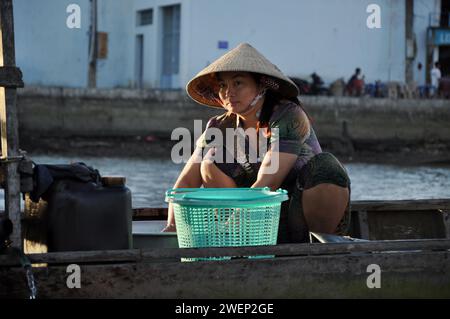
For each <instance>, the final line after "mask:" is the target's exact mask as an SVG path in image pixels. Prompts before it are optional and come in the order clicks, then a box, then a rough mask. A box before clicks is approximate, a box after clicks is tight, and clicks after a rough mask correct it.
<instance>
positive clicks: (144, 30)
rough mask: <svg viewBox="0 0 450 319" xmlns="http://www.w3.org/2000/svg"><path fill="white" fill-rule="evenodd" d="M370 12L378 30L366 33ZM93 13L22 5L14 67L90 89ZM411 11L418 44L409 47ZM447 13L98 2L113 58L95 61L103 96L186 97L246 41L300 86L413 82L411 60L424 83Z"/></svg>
mask: <svg viewBox="0 0 450 319" xmlns="http://www.w3.org/2000/svg"><path fill="white" fill-rule="evenodd" d="M442 1H445V0H442ZM372 3H376V4H377V5H378V6H379V8H380V19H381V20H380V22H381V25H380V26H381V27H380V28H369V27H368V25H367V20H368V18H370V16H371V15H372V14H373V11H369V12H367V9H368V6H369V5H370V4H372ZM70 4H76V5H78V6H79V8H80V16H79V18H80V20H79V21H80V25H79V26H80V28H69V27H68V25H67V20H68V19H69V20H70V21H75V20H73V19H75V18H76V17H77V16H76V15H75V16H74V14H76V12H74V11H71V10H69V12H67V8H68V6H69V5H70ZM91 5H92V0H91V1H90V0H39V1H30V0H14V18H15V32H16V34H15V37H16V38H15V39H16V61H17V65H18V66H19V67H20V68H21V69H22V71H23V73H24V81H25V84H26V85H45V86H67V87H86V86H87V85H88V73H89V42H90V40H91V37H90V32H89V30H90V26H91V21H92V20H91ZM411 5H412V10H413V17H414V18H413V24H412V32H413V34H414V37H415V43H414V41H413V42H411V41H407V28H408V27H407V19H406V17H407V8H408V6H409V7H411ZM440 9H441V1H440V0H377V1H373V0H280V1H274V0H227V1H223V0H183V1H180V0H178V1H176V0H97V31H98V32H102V34H103V35H104V34H105V33H106V36H107V40H104V39H105V38H104V37H101V36H100V37H99V43H100V45H101V46H103V48H107V50H106V51H103V54H104V55H103V58H99V59H97V68H96V82H97V87H100V88H114V87H144V88H174V89H176V88H181V87H184V86H185V85H186V83H187V81H189V79H190V78H191V77H192V76H194V75H195V74H196V73H197V72H198V71H200V70H201V69H202V68H203V67H205V66H206V65H208V64H209V63H210V62H212V61H213V60H215V59H216V58H218V57H219V56H221V55H222V54H224V53H225V52H227V51H228V50H229V49H231V48H233V47H235V46H236V45H238V44H239V43H241V42H248V43H250V44H251V45H253V46H254V47H255V48H256V49H258V50H259V51H260V52H261V53H263V54H264V55H265V56H266V57H267V58H268V59H269V60H271V61H272V62H274V63H275V64H276V65H277V66H278V67H279V68H280V69H281V70H282V71H284V72H285V73H286V74H287V75H289V76H293V77H303V78H305V77H307V76H309V75H310V74H311V73H312V72H316V73H318V74H319V75H320V76H322V78H323V79H324V80H325V81H326V82H328V83H329V82H331V81H334V80H336V79H338V78H342V77H343V78H345V80H348V78H349V77H350V76H351V74H352V73H353V72H354V69H355V68H356V67H360V68H361V69H362V72H363V74H364V75H365V80H366V82H375V81H376V80H381V81H400V82H405V81H406V80H407V75H406V74H407V69H408V61H409V65H410V66H409V67H410V68H412V69H413V70H412V72H413V79H414V80H416V81H418V82H422V81H424V80H425V66H427V64H429V62H427V61H426V59H427V58H426V55H427V52H426V50H427V49H426V48H427V45H426V43H427V42H426V41H427V39H426V36H427V28H428V27H429V26H430V17H431V16H432V15H436V14H437V15H439V13H440ZM372 17H373V16H372ZM69 25H70V23H69ZM102 39H103V40H102ZM414 48H415V49H414ZM435 51H436V53H434V54H435V55H434V57H433V58H434V59H437V58H438V52H439V50H437V49H436V50H435ZM408 59H409V60H408ZM418 62H421V63H422V64H423V65H424V68H423V69H422V70H421V71H420V72H419V71H418V69H417V67H415V66H416V65H417V63H418Z"/></svg>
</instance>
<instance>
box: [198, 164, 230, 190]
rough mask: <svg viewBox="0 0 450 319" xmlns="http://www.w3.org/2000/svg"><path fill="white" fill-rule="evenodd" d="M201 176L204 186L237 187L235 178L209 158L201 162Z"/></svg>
mask: <svg viewBox="0 0 450 319" xmlns="http://www.w3.org/2000/svg"><path fill="white" fill-rule="evenodd" d="M200 176H201V178H202V182H203V186H204V187H215V188H221V187H224V188H226V187H228V188H230V187H236V183H235V182H234V180H233V179H232V178H231V177H229V176H228V175H226V174H225V173H224V172H222V170H220V168H219V167H217V165H216V164H215V163H214V162H213V161H211V160H208V159H206V160H203V161H202V162H201V164H200Z"/></svg>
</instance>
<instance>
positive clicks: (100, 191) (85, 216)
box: [47, 178, 133, 252]
mask: <svg viewBox="0 0 450 319" xmlns="http://www.w3.org/2000/svg"><path fill="white" fill-rule="evenodd" d="M124 180H125V179H124V178H102V182H101V183H82V182H79V181H72V180H62V181H59V182H57V183H56V184H55V185H54V186H53V189H52V192H51V195H50V196H49V199H48V210H47V213H48V215H47V218H48V228H47V231H48V234H47V245H48V251H53V252H55V251H83V250H110V249H131V248H132V247H133V243H132V231H131V227H132V206H131V192H130V190H129V189H128V188H127V187H125V183H124Z"/></svg>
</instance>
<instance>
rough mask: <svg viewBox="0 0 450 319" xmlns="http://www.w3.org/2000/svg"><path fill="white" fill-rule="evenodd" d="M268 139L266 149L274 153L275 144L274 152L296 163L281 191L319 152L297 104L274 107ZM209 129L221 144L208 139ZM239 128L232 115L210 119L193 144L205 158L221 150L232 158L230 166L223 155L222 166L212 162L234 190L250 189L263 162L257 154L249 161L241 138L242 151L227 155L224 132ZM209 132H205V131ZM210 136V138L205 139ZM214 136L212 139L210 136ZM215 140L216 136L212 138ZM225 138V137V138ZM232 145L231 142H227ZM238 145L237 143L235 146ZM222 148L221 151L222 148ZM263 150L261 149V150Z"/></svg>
mask: <svg viewBox="0 0 450 319" xmlns="http://www.w3.org/2000/svg"><path fill="white" fill-rule="evenodd" d="M269 127H270V132H271V133H270V138H267V147H266V149H267V150H268V149H271V148H272V149H276V148H274V147H273V146H274V145H276V144H278V151H279V152H282V153H290V154H295V155H297V156H298V157H297V161H296V162H295V164H294V166H293V167H292V169H291V171H290V172H289V173H288V175H287V176H286V178H285V180H284V182H283V183H282V187H283V186H284V187H286V188H290V187H289V186H288V185H291V184H292V182H293V181H295V178H296V177H297V176H298V174H299V173H300V170H301V168H302V167H303V166H304V165H305V164H306V163H307V162H308V161H309V160H310V159H311V158H312V157H313V156H314V155H316V154H319V153H321V152H322V149H321V147H320V144H319V141H318V140H317V137H316V134H315V132H314V129H313V128H312V126H310V125H309V119H308V117H307V116H306V114H305V112H304V111H303V109H302V108H301V106H299V105H298V104H296V103H294V102H291V101H287V100H282V101H280V103H279V104H278V105H276V106H275V107H274V110H273V113H272V116H271V117H270V120H269ZM211 128H217V129H219V130H220V131H221V132H222V136H223V137H224V138H223V140H221V139H217V138H214V139H213V138H212V136H211V135H214V134H213V132H212V130H211ZM227 128H230V129H233V130H235V129H237V128H242V129H243V127H242V123H240V121H239V117H238V116H237V115H235V114H233V113H231V114H228V113H225V114H222V115H218V116H214V117H212V118H211V119H210V120H209V121H208V123H207V125H206V129H205V131H204V132H203V134H202V135H201V136H200V138H199V139H198V140H197V143H196V147H197V149H201V151H202V152H203V154H205V153H206V152H207V151H208V150H209V149H210V148H211V147H214V148H215V149H216V150H217V149H219V148H221V149H223V150H224V154H225V153H228V154H232V153H234V155H233V156H231V157H230V158H233V159H234V161H233V162H229V161H228V160H227V157H226V155H224V156H223V162H225V161H226V162H227V163H221V162H219V163H218V162H217V161H216V165H217V166H218V167H219V168H220V169H221V170H222V171H224V172H225V173H226V174H227V175H229V176H230V177H232V178H233V179H234V180H235V182H236V184H237V185H238V187H250V186H251V185H252V184H253V183H254V182H255V181H256V177H257V174H258V170H259V168H260V166H261V162H262V160H263V158H264V153H258V152H256V153H257V155H259V156H255V157H253V158H251V159H252V160H249V158H248V156H249V153H250V151H251V150H252V147H251V146H250V142H249V138H248V136H247V135H244V136H243V137H244V138H245V148H244V147H236V142H235V144H234V145H235V150H234V149H233V150H232V151H229V150H230V148H229V147H226V146H228V145H229V144H227V143H229V141H227V133H226V129H227ZM208 130H209V131H208ZM209 136H211V138H208V137H209ZM214 136H215V135H214ZM215 137H216V136H215ZM228 138H229V135H228ZM231 143H232V144H231V145H233V142H231ZM237 144H238V143H237ZM224 146H225V147H224ZM263 149H264V148H263ZM242 156H244V157H247V161H246V163H242V160H241V161H238V160H237V159H239V158H241V159H242Z"/></svg>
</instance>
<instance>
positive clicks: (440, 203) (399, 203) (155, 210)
mask: <svg viewBox="0 0 450 319" xmlns="http://www.w3.org/2000/svg"><path fill="white" fill-rule="evenodd" d="M438 209H450V198H445V199H414V200H392V201H384V200H381V201H366V200H363V201H352V211H356V212H357V211H371V212H377V211H392V212H395V211H408V210H409V211H416V210H438ZM133 217H134V218H136V219H139V218H142V219H146V218H147V219H164V218H166V217H167V208H165V207H151V208H147V207H145V208H135V209H133Z"/></svg>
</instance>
